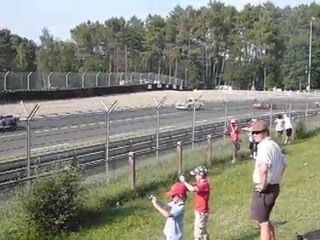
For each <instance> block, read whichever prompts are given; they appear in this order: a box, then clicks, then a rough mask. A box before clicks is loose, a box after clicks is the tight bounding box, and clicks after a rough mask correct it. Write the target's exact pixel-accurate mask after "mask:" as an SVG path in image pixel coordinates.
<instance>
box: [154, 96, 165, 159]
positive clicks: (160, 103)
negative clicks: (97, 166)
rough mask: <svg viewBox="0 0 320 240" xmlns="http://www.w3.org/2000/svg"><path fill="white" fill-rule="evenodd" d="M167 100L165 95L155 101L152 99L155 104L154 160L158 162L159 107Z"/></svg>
mask: <svg viewBox="0 0 320 240" xmlns="http://www.w3.org/2000/svg"><path fill="white" fill-rule="evenodd" d="M166 100H167V97H164V98H162V99H161V100H160V102H157V100H156V99H154V102H155V104H156V111H157V115H156V162H157V163H159V150H160V149H159V135H160V134H159V132H160V108H161V106H162V105H163V104H164V102H165V101H166Z"/></svg>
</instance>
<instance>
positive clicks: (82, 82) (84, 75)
mask: <svg viewBox="0 0 320 240" xmlns="http://www.w3.org/2000/svg"><path fill="white" fill-rule="evenodd" d="M86 75H87V72H84V73H83V74H82V76H81V88H84V85H85V78H86Z"/></svg>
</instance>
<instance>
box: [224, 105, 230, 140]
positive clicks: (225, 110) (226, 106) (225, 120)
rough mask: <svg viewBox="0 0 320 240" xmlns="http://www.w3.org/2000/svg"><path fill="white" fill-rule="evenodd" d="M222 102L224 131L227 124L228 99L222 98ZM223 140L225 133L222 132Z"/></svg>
mask: <svg viewBox="0 0 320 240" xmlns="http://www.w3.org/2000/svg"><path fill="white" fill-rule="evenodd" d="M223 103H224V131H225V130H226V129H227V125H228V115H229V114H228V111H229V106H228V103H229V100H228V99H224V100H223ZM223 141H226V135H225V134H223Z"/></svg>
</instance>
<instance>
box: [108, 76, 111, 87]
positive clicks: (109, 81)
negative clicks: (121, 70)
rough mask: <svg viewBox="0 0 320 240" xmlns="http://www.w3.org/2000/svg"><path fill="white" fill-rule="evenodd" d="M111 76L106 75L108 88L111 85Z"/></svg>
mask: <svg viewBox="0 0 320 240" xmlns="http://www.w3.org/2000/svg"><path fill="white" fill-rule="evenodd" d="M111 75H112V73H109V74H108V87H110V86H111V85H110V84H111Z"/></svg>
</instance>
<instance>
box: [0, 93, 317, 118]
mask: <svg viewBox="0 0 320 240" xmlns="http://www.w3.org/2000/svg"><path fill="white" fill-rule="evenodd" d="M200 95H201V98H200V99H201V100H202V101H208V102H213V101H220V102H222V101H223V100H229V101H243V100H253V99H261V100H270V99H273V100H274V101H276V100H277V99H282V100H284V99H286V100H293V99H294V100H299V101H312V102H314V101H318V98H319V99H320V94H319V93H310V94H309V93H295V92H276V91H273V92H271V91H265V92H261V91H238V90H237V91H236V90H228V91H227V90H226V91H223V90H194V91H172V90H171V91H170V90H167V91H150V92H143V93H127V94H119V95H108V96H102V97H100V99H101V100H102V101H103V102H104V103H105V105H106V106H110V105H111V104H112V103H113V102H114V101H115V100H118V105H117V107H116V109H115V110H117V111H121V110H128V109H141V108H150V107H155V102H156V101H160V100H161V99H162V98H163V97H166V98H167V100H166V101H165V104H164V105H163V106H173V105H174V104H175V103H177V102H179V101H184V100H186V99H188V98H190V97H194V98H197V97H198V96H200ZM37 103H38V104H39V105H40V109H39V111H38V112H37V114H36V115H37V116H48V117H50V116H56V115H65V114H73V113H74V114H77V113H86V112H98V111H103V110H104V107H103V105H102V104H101V102H100V101H99V99H98V98H97V97H90V98H75V99H68V100H55V101H51V100H50V101H32V102H24V106H25V107H26V109H27V111H28V112H30V111H31V110H32V108H33V107H34V106H35V104H37ZM9 113H10V114H18V115H20V116H21V118H25V117H26V116H27V113H26V112H25V111H24V109H23V107H22V106H21V104H20V103H19V102H17V103H13V104H5V105H0V114H9Z"/></svg>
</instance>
